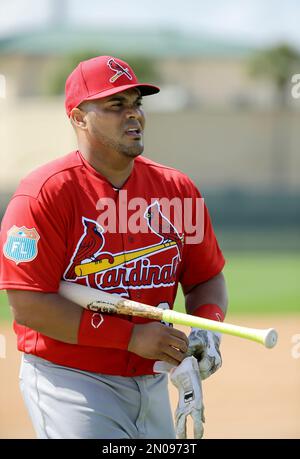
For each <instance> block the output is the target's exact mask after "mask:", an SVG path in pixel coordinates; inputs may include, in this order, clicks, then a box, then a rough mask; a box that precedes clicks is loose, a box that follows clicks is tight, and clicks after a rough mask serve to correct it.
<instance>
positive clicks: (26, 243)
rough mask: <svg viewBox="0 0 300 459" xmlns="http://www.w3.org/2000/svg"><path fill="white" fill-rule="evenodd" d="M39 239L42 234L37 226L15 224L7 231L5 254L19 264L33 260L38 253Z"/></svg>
mask: <svg viewBox="0 0 300 459" xmlns="http://www.w3.org/2000/svg"><path fill="white" fill-rule="evenodd" d="M39 239H40V236H39V234H38V232H37V230H36V229H35V228H30V229H29V228H26V226H21V227H18V226H16V225H14V226H13V227H12V228H10V229H9V230H8V232H7V240H6V243H5V245H4V247H3V253H4V256H5V257H6V258H8V259H9V260H12V261H14V262H15V263H16V264H17V265H18V264H19V263H21V262H29V261H32V260H34V259H35V258H36V256H37V254H38V241H39Z"/></svg>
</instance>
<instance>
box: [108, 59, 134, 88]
mask: <svg viewBox="0 0 300 459" xmlns="http://www.w3.org/2000/svg"><path fill="white" fill-rule="evenodd" d="M107 65H108V67H109V68H110V69H111V70H113V71H114V72H115V74H114V75H113V76H112V77H111V78H110V79H109V81H110V83H114V82H115V81H116V80H117V79H118V78H120V76H122V75H125V76H126V77H127V78H128V80H132V75H130V72H129V70H128V68H124V67H122V65H121V64H118V62H116V61H115V60H114V59H113V58H111V59H109V61H108V62H107Z"/></svg>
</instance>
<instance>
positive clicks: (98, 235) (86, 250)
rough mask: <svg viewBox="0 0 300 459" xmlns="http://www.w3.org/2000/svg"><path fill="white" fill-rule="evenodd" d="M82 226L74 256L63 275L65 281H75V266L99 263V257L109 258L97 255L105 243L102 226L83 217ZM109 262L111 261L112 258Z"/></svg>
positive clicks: (105, 255) (104, 255)
mask: <svg viewBox="0 0 300 459" xmlns="http://www.w3.org/2000/svg"><path fill="white" fill-rule="evenodd" d="M82 224H83V226H84V233H83V235H82V237H81V238H80V240H79V242H78V244H77V248H76V250H75V254H74V256H73V257H72V260H71V263H70V265H69V266H68V268H67V271H66V273H65V275H64V277H65V279H76V277H77V275H76V273H75V267H76V266H77V265H80V264H82V263H88V262H91V261H99V260H100V259H101V257H105V258H107V257H108V256H109V254H101V255H99V254H100V252H101V250H102V248H103V246H104V242H105V240H104V237H103V235H102V233H103V232H104V230H103V228H102V226H100V225H99V224H98V223H96V222H94V221H93V220H89V219H88V218H85V217H83V218H82ZM111 261H113V257H112V260H111Z"/></svg>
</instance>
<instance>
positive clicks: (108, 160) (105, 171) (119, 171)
mask: <svg viewBox="0 0 300 459" xmlns="http://www.w3.org/2000/svg"><path fill="white" fill-rule="evenodd" d="M80 152H81V154H82V155H83V157H84V159H85V160H86V161H87V162H88V163H89V164H90V165H91V166H92V167H93V168H94V169H95V170H96V171H97V172H98V173H99V174H101V175H103V177H105V178H106V179H107V180H108V181H109V182H110V183H111V184H112V185H113V186H114V187H116V188H121V187H122V186H123V185H124V183H125V182H126V180H127V179H128V177H129V176H130V174H131V172H132V169H133V165H134V158H131V157H126V156H124V157H123V156H122V157H120V155H119V154H117V153H115V154H110V155H106V154H105V155H104V154H95V153H93V152H91V151H87V150H86V149H80Z"/></svg>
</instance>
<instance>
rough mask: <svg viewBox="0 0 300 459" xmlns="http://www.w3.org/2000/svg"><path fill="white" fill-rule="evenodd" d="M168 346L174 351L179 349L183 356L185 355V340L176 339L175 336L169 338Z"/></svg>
mask: <svg viewBox="0 0 300 459" xmlns="http://www.w3.org/2000/svg"><path fill="white" fill-rule="evenodd" d="M169 344H170V346H173V347H175V348H176V349H179V350H180V351H181V352H183V353H184V354H186V353H187V350H188V347H189V345H188V343H187V342H186V341H185V340H183V339H181V338H178V337H177V336H170V339H169Z"/></svg>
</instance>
